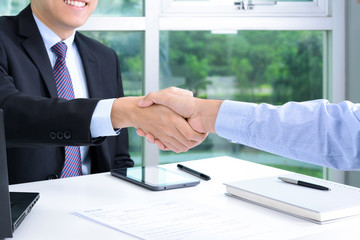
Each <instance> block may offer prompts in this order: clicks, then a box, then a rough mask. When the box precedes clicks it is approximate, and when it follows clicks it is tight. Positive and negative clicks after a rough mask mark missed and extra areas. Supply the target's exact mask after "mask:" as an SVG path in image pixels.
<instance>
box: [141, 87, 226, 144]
mask: <svg viewBox="0 0 360 240" xmlns="http://www.w3.org/2000/svg"><path fill="white" fill-rule="evenodd" d="M221 103H222V101H219V100H204V99H199V98H194V97H193V94H192V92H190V91H188V90H185V89H180V88H175V87H170V88H167V89H164V90H161V91H158V92H156V93H149V94H148V95H147V96H146V97H145V98H144V99H143V100H141V101H140V102H139V104H138V105H139V106H140V107H148V106H151V105H153V104H158V105H159V104H160V105H163V106H166V107H168V108H170V109H172V110H173V111H175V112H176V113H178V114H179V115H181V116H183V117H184V118H185V119H187V120H188V122H189V124H190V126H191V127H192V128H193V129H194V130H195V131H197V132H199V133H208V132H213V133H215V121H216V117H217V113H218V110H219V108H220V105H221ZM137 134H139V135H140V136H143V137H146V138H147V140H148V141H149V142H150V143H156V144H157V145H158V147H159V148H160V149H167V147H168V146H167V145H166V143H164V142H161V141H159V139H157V138H156V137H155V136H153V135H152V134H150V133H149V132H147V131H146V130H144V129H138V130H137Z"/></svg>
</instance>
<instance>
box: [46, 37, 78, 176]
mask: <svg viewBox="0 0 360 240" xmlns="http://www.w3.org/2000/svg"><path fill="white" fill-rule="evenodd" d="M51 50H52V51H53V52H54V53H55V54H56V56H57V59H56V62H55V66H54V76H55V83H56V89H57V93H58V97H59V98H65V99H67V100H71V99H74V98H75V94H74V89H73V86H72V82H71V78H70V74H69V70H68V69H67V67H66V60H65V56H66V51H67V46H66V44H65V43H64V42H58V43H57V44H55V45H54V46H52V47H51ZM69 120H71V119H69ZM81 174H82V171H81V154H80V147H78V146H66V147H65V163H64V168H63V170H62V172H61V176H60V177H61V178H66V177H74V176H80V175H81Z"/></svg>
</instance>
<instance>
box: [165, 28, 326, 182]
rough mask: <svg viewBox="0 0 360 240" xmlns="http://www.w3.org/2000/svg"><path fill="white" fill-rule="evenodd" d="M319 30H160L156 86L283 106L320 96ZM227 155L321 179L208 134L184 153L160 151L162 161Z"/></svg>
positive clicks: (312, 169)
mask: <svg viewBox="0 0 360 240" xmlns="http://www.w3.org/2000/svg"><path fill="white" fill-rule="evenodd" d="M324 36H325V35H324V32H323V31H239V32H238V33H237V34H214V33H212V32H210V31H163V32H161V35H160V39H161V41H160V88H161V89H162V88H166V87H169V86H178V87H182V88H186V89H190V90H192V91H193V92H194V95H195V96H197V97H200V98H215V99H229V100H236V101H246V102H256V103H261V102H267V103H272V104H283V103H285V102H287V101H305V100H310V99H319V98H323V41H324V39H323V38H324ZM223 155H231V156H233V157H237V158H241V159H248V160H251V161H254V162H259V163H262V164H267V165H272V166H277V167H281V168H286V169H290V170H293V171H300V172H304V171H305V172H306V173H307V174H309V175H313V176H318V177H322V168H321V167H318V166H312V165H310V164H304V163H301V162H296V161H293V160H290V159H286V158H282V157H278V156H275V155H272V154H268V153H265V152H262V151H257V150H254V149H252V148H248V147H245V146H242V145H238V144H233V143H230V142H228V141H227V140H225V139H220V138H219V137H217V136H214V135H210V136H209V137H208V138H207V139H206V140H205V142H203V143H202V144H201V145H199V146H198V147H196V148H194V149H191V150H189V151H188V152H186V153H182V154H174V153H170V152H161V153H160V163H167V162H171V161H184V159H201V158H206V157H214V156H223Z"/></svg>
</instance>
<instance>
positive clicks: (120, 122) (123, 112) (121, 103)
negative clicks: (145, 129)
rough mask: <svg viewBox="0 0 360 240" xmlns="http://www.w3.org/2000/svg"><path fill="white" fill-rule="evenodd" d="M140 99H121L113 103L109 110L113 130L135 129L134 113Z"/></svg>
mask: <svg viewBox="0 0 360 240" xmlns="http://www.w3.org/2000/svg"><path fill="white" fill-rule="evenodd" d="M141 99H142V97H122V98H117V99H116V100H115V101H114V104H113V107H112V109H111V123H112V125H113V127H114V129H118V128H127V127H136V126H135V125H136V124H135V119H136V111H137V109H138V108H139V107H138V106H137V104H138V102H139V101H140V100H141Z"/></svg>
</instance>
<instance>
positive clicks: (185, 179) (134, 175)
mask: <svg viewBox="0 0 360 240" xmlns="http://www.w3.org/2000/svg"><path fill="white" fill-rule="evenodd" d="M111 175H112V176H115V177H118V178H121V179H124V180H126V181H129V182H131V183H134V184H137V185H139V186H142V187H144V188H147V189H150V190H153V191H161V190H168V189H174V188H183V187H191V186H195V185H198V184H199V183H200V180H198V179H196V178H192V177H190V176H185V175H182V174H181V173H177V172H175V171H171V170H168V169H166V168H162V167H160V166H145V167H131V168H118V169H113V170H111Z"/></svg>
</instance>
